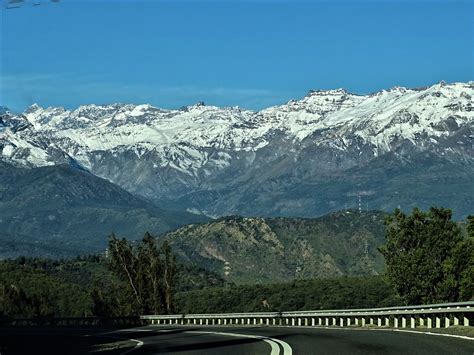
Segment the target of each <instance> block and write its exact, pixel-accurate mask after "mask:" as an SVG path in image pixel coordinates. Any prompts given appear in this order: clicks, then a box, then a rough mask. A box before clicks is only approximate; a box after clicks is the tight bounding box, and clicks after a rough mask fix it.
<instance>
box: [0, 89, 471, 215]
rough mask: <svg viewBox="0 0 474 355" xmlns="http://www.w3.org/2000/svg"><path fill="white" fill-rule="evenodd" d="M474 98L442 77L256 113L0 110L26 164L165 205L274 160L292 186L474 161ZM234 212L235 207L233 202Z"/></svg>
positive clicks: (3, 132)
mask: <svg viewBox="0 0 474 355" xmlns="http://www.w3.org/2000/svg"><path fill="white" fill-rule="evenodd" d="M473 97H474V82H469V83H453V84H446V83H444V82H441V83H439V84H436V85H433V86H431V87H427V88H422V89H408V88H403V87H394V88H392V89H389V90H383V91H379V92H376V93H373V94H370V95H356V94H353V93H350V92H347V91H345V90H344V89H336V90H323V91H321V90H319V91H310V92H309V93H308V94H307V96H305V97H304V98H303V99H301V100H291V101H289V102H288V103H286V104H284V105H280V106H275V107H270V108H267V109H264V110H262V111H258V112H254V111H249V110H244V109H240V108H238V107H230V108H219V107H215V106H205V105H204V104H203V103H199V104H196V105H193V106H187V107H183V108H181V109H179V110H165V109H160V108H156V107H153V106H151V105H146V104H145V105H131V104H111V105H102V106H99V105H86V106H81V107H79V108H77V109H75V110H72V111H71V110H66V109H64V108H60V107H59V108H58V107H48V108H42V107H40V106H38V105H32V106H31V107H29V108H28V109H27V110H26V111H25V112H24V113H23V115H19V116H14V115H12V114H9V113H4V114H3V115H2V116H1V117H2V118H1V119H0V127H2V126H3V128H0V150H1V154H0V157H1V159H3V160H5V161H13V162H15V163H16V164H17V165H18V164H20V165H21V164H23V165H26V166H42V165H50V164H57V163H63V162H65V161H67V160H68V159H73V160H74V161H75V162H77V163H79V164H81V165H82V166H84V167H85V168H87V169H89V170H90V171H91V172H93V173H94V174H97V175H99V176H101V177H105V178H107V179H109V180H111V181H112V182H115V183H118V184H119V185H121V186H122V187H125V188H126V189H128V190H130V191H132V192H135V193H139V194H142V195H145V196H148V197H152V198H158V199H161V198H165V199H167V200H173V199H175V198H177V197H182V196H185V195H189V194H190V193H191V194H194V195H193V197H192V199H191V200H200V199H201V198H200V197H199V196H201V195H202V194H203V193H205V194H209V193H210V191H216V190H219V189H220V190H222V189H225V187H226V186H230V185H232V184H235V183H237V182H240V180H241V179H243V180H245V179H247V181H253V183H255V179H257V177H258V176H260V178H261V177H262V176H269V174H270V171H272V169H275V167H276V166H279V165H278V164H280V165H281V166H280V168H279V169H280V170H279V172H276V171H275V172H273V175H272V177H271V179H275V178H278V179H280V177H279V176H280V175H281V174H283V172H285V173H284V174H290V175H295V174H297V173H298V172H301V176H302V177H301V176H300V177H298V178H294V177H293V178H291V179H289V180H291V181H287V182H286V183H285V184H284V185H285V186H287V185H288V186H289V185H291V184H293V185H294V184H297V183H298V181H299V180H298V179H310V180H311V179H312V178H314V177H315V176H316V175H318V171H339V172H342V171H344V169H349V168H353V167H356V166H360V165H361V164H362V163H364V164H366V163H368V162H369V161H371V160H373V159H376V158H377V157H382V156H385V155H387V154H389V153H393V154H396V155H398V156H400V157H403V158H407V159H409V156H410V154H414V153H416V152H418V153H420V152H430V153H433V154H436V155H439V156H443V155H447V156H453V157H456V158H455V159H461V160H463V161H468V162H469V164H473V158H474V157H473V146H472V130H473V125H474V101H473ZM2 122H3V123H2ZM19 127H20V128H19ZM290 161H292V162H293V163H290ZM305 162H306V163H305ZM324 162H326V163H325V164H323V163H324ZM289 164H295V167H294V168H290V167H289ZM305 164H306V165H305ZM302 166H303V168H302ZM252 172H253V173H252ZM130 174H132V175H130ZM252 174H253V175H252ZM270 175H271V174H270ZM269 178H270V177H269ZM292 179H293V180H294V181H293V180H292ZM295 179H296V180H295ZM257 180H258V179H257ZM287 180H288V179H287ZM279 181H280V180H279ZM241 183H242V184H244V182H243V181H242V182H241ZM215 199H216V198H213V199H212V201H215ZM205 200H206V199H205ZM206 201H207V200H206ZM188 202H189V201H188ZM199 203H200V202H197V204H194V205H189V206H186V207H187V208H195V209H196V208H197V209H201V210H206V211H207V212H209V209H213V208H210V206H209V203H210V202H209V201H207V202H205V204H206V206H205V207H204V208H202V206H199ZM191 204H192V203H191ZM234 210H237V212H238V211H239V210H238V207H236V206H234V207H232V208H230V209H227V211H228V212H232V211H234ZM214 212H215V211H214Z"/></svg>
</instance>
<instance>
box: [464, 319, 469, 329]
mask: <svg viewBox="0 0 474 355" xmlns="http://www.w3.org/2000/svg"><path fill="white" fill-rule="evenodd" d="M463 325H464V326H465V327H469V318H467V317H463Z"/></svg>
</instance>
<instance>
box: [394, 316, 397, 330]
mask: <svg viewBox="0 0 474 355" xmlns="http://www.w3.org/2000/svg"><path fill="white" fill-rule="evenodd" d="M393 327H394V328H398V318H397V317H395V318H393Z"/></svg>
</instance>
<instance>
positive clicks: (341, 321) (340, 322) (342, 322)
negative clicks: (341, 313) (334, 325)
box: [339, 317, 344, 327]
mask: <svg viewBox="0 0 474 355" xmlns="http://www.w3.org/2000/svg"><path fill="white" fill-rule="evenodd" d="M339 326H340V327H343V326H344V318H343V317H341V318H339Z"/></svg>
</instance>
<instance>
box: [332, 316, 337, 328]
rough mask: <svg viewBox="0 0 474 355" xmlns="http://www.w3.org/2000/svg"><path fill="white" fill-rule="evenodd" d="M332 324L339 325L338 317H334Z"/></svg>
mask: <svg viewBox="0 0 474 355" xmlns="http://www.w3.org/2000/svg"><path fill="white" fill-rule="evenodd" d="M332 325H333V326H335V325H337V319H336V317H332Z"/></svg>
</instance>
